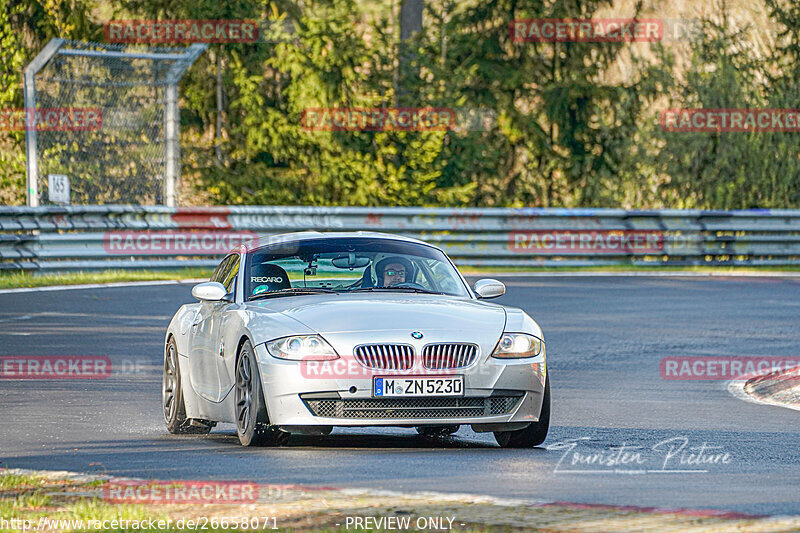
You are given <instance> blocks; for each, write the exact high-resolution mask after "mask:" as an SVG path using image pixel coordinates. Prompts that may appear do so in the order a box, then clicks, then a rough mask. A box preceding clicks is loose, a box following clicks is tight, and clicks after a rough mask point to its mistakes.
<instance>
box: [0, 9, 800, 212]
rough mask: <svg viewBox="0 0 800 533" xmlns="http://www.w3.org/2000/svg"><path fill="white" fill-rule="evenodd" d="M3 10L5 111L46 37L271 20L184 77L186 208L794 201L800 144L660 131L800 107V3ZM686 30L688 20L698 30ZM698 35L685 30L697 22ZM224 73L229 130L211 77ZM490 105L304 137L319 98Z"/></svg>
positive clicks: (0, 141) (5, 186)
mask: <svg viewBox="0 0 800 533" xmlns="http://www.w3.org/2000/svg"><path fill="white" fill-rule="evenodd" d="M401 4H402V0H391V1H383V2H378V1H369V0H360V1H359V0H304V1H301V0H294V1H292V0H275V1H266V0H261V1H259V0H229V1H223V2H221V1H218V0H213V1H212V0H115V1H114V2H109V1H108V0H24V1H20V0H0V107H2V108H8V107H17V108H18V107H22V106H23V93H22V81H21V72H22V69H23V68H24V66H25V65H26V64H27V63H28V62H29V61H30V60H31V58H33V57H34V56H35V55H36V54H37V53H38V52H39V50H41V48H42V46H43V45H44V44H45V43H47V41H48V40H49V39H51V38H52V37H63V38H68V39H79V40H86V41H97V42H102V41H103V40H104V37H103V23H104V22H107V21H109V20H112V19H137V18H138V19H144V18H158V19H187V18H191V19H257V20H271V21H274V22H277V23H278V24H276V25H275V27H276V28H279V30H276V32H277V33H279V34H280V35H275V36H274V39H271V40H270V41H269V42H260V43H253V44H212V45H210V46H209V50H208V51H207V52H206V53H205V54H203V55H202V56H201V57H200V58H199V59H198V61H197V62H196V63H195V64H194V65H193V66H192V68H191V69H190V70H189V73H188V74H187V76H186V77H185V78H184V79H183V81H182V82H181V88H180V89H181V90H180V92H181V128H182V129H181V150H182V170H181V172H182V184H181V189H180V190H181V204H182V205H192V204H195V205H197V204H270V205H389V206H391V205H398V206H434V205H435V206H489V207H491V206H510V207H520V206H536V207H577V206H585V207H590V206H595V207H625V208H661V207H669V208H711V209H739V208H751V207H763V208H798V207H800V133H777V132H776V133H769V132H749V133H726V132H719V133H687V132H665V131H663V129H662V128H660V127H659V124H658V117H659V112H660V111H661V110H663V109H667V108H798V107H800V105H798V99H800V69H798V68H797V65H798V64H800V4H797V3H795V2H792V1H791V0H790V1H783V0H754V1H748V0H739V1H733V0H729V1H727V2H726V1H720V0H713V1H711V2H707V1H705V0H691V1H690V0H686V1H683V2H668V1H661V0H652V1H648V2H639V3H632V2H630V1H629V0H617V1H613V2H611V1H594V0H587V1H583V0H551V1H546V2H542V1H529V0H425V2H424V16H423V30H422V31H421V32H418V33H416V34H414V35H413V36H412V37H411V38H409V39H407V40H405V41H402V40H401V38H400V24H399V19H400V10H401ZM633 16H638V17H642V18H656V17H661V18H669V19H682V20H684V21H687V20H688V21H691V22H692V24H691V31H683V32H682V33H681V35H679V36H678V37H677V38H673V39H669V40H665V42H659V43H575V42H573V43H531V42H527V43H526V42H514V41H513V40H512V39H511V37H510V35H509V31H508V24H509V22H510V21H512V20H514V19H520V18H593V17H618V18H619V17H633ZM686 27H688V26H686ZM684 29H685V28H684ZM218 67H219V76H220V79H221V81H222V83H221V88H222V97H223V98H222V107H221V118H222V120H221V136H219V137H218V136H217V133H216V132H217V115H218V105H217V80H218ZM395 105H399V106H409V107H424V106H435V107H448V108H471V109H479V110H490V111H491V114H490V116H491V120H490V121H489V123H488V124H487V125H486V126H485V127H482V128H480V129H475V128H467V129H460V130H459V129H457V130H453V131H446V132H443V131H429V132H352V131H349V132H348V131H338V132H337V131H335V132H321V131H307V130H305V129H303V128H302V127H301V115H302V112H303V110H304V109H306V108H309V107H387V106H395ZM24 195H25V165H24V133H23V132H8V131H5V132H0V204H21V203H24Z"/></svg>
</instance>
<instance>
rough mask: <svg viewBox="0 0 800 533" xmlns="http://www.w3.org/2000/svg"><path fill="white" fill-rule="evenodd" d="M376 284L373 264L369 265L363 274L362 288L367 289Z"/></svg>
mask: <svg viewBox="0 0 800 533" xmlns="http://www.w3.org/2000/svg"><path fill="white" fill-rule="evenodd" d="M374 286H375V284H374V283H372V265H367V268H365V269H364V274H363V275H362V276H361V288H362V289H365V288H367V287H374Z"/></svg>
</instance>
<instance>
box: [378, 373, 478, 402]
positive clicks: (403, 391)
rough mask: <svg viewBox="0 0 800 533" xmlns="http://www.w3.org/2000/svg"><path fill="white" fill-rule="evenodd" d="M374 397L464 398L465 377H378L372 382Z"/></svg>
mask: <svg viewBox="0 0 800 533" xmlns="http://www.w3.org/2000/svg"><path fill="white" fill-rule="evenodd" d="M372 395H373V396H374V397H376V398H392V397H394V398H396V397H414V396H464V376H447V377H424V378H416V377H414V378H395V377H391V378H389V377H376V378H373V380H372Z"/></svg>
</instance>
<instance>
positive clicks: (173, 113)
mask: <svg viewBox="0 0 800 533" xmlns="http://www.w3.org/2000/svg"><path fill="white" fill-rule="evenodd" d="M179 136H180V114H179V111H178V85H177V83H170V84H169V85H167V87H166V90H165V93H164V144H165V152H164V204H165V205H166V206H167V207H175V205H176V204H177V201H176V199H177V196H178V191H177V189H178V180H179V179H180V168H181V164H180V161H181V154H180V139H179Z"/></svg>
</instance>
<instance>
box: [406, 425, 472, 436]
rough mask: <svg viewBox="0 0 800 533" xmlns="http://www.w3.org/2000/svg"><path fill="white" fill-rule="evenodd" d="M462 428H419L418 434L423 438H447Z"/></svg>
mask: <svg viewBox="0 0 800 533" xmlns="http://www.w3.org/2000/svg"><path fill="white" fill-rule="evenodd" d="M459 427H461V426H417V433H419V434H420V435H422V436H423V437H432V438H435V437H446V436H448V435H452V434H453V433H455V432H456V431H458V428H459Z"/></svg>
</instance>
